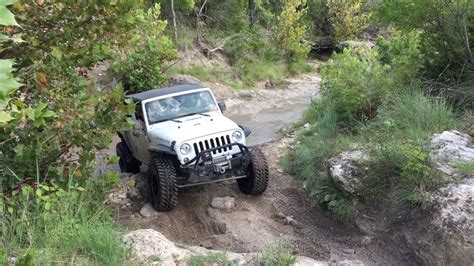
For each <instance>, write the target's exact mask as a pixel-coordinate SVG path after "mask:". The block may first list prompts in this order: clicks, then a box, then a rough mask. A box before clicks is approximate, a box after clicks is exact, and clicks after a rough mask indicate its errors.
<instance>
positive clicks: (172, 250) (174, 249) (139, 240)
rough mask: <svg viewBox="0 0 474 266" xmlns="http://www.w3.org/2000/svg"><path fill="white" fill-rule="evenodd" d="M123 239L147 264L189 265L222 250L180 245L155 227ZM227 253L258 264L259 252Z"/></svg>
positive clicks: (304, 261) (302, 264)
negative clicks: (193, 258)
mask: <svg viewBox="0 0 474 266" xmlns="http://www.w3.org/2000/svg"><path fill="white" fill-rule="evenodd" d="M122 241H123V242H124V243H125V245H127V246H129V247H130V248H131V250H132V256H133V257H134V258H135V259H136V260H138V261H139V262H142V263H146V264H154V263H156V264H159V265H167V266H168V265H169V266H172V265H188V261H189V259H190V258H191V257H192V256H197V255H200V256H208V255H212V254H215V253H219V252H221V251H216V250H208V249H205V248H202V247H196V246H183V245H179V246H178V245H176V244H175V243H173V242H171V241H170V240H168V239H167V238H166V237H165V236H164V235H163V234H161V233H160V232H157V231H155V230H153V229H140V230H136V231H132V232H129V233H127V234H125V235H124V236H123V237H122ZM225 255H226V257H227V260H228V261H230V262H232V263H233V264H232V265H235V264H236V265H257V262H258V259H259V254H258V253H233V252H225ZM158 258H159V260H158ZM295 265H297V266H309V265H316V266H317V265H329V264H328V263H326V262H322V261H316V260H313V259H310V258H307V257H297V260H296V264H295Z"/></svg>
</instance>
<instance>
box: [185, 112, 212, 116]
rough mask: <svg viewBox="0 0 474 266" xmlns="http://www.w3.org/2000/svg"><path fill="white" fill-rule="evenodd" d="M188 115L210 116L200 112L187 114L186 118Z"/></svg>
mask: <svg viewBox="0 0 474 266" xmlns="http://www.w3.org/2000/svg"><path fill="white" fill-rule="evenodd" d="M188 115H202V116H210V115H208V114H205V113H204V112H202V113H190V114H187V115H186V116H188Z"/></svg>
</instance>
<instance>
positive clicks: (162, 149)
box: [148, 144, 176, 155]
mask: <svg viewBox="0 0 474 266" xmlns="http://www.w3.org/2000/svg"><path fill="white" fill-rule="evenodd" d="M148 151H149V152H152V153H162V154H168V155H176V152H175V151H174V149H172V148H171V147H168V146H166V145H163V144H158V145H153V146H151V147H149V148H148Z"/></svg>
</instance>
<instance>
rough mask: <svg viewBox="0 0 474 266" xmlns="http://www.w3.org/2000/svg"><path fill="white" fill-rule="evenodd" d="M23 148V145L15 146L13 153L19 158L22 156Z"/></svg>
mask: <svg viewBox="0 0 474 266" xmlns="http://www.w3.org/2000/svg"><path fill="white" fill-rule="evenodd" d="M24 148H25V145H23V144H18V145H16V146H15V148H13V151H15V153H16V154H17V155H19V156H21V155H22V154H23V149H24Z"/></svg>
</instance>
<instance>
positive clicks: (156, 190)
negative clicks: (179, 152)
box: [148, 155, 178, 211]
mask: <svg viewBox="0 0 474 266" xmlns="http://www.w3.org/2000/svg"><path fill="white" fill-rule="evenodd" d="M177 180H178V178H177V172H176V168H175V165H174V162H173V158H172V157H170V156H162V155H155V156H152V158H151V161H150V165H149V166H148V193H149V198H150V201H151V205H152V206H153V208H155V210H157V211H171V210H172V209H173V208H174V207H175V206H176V203H177V202H178V182H177Z"/></svg>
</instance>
